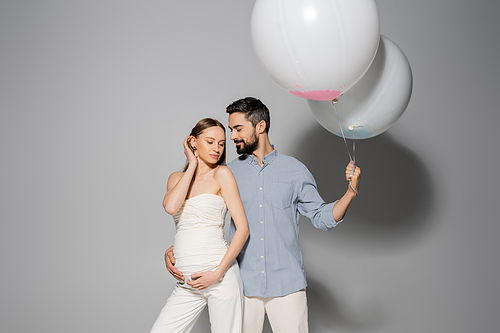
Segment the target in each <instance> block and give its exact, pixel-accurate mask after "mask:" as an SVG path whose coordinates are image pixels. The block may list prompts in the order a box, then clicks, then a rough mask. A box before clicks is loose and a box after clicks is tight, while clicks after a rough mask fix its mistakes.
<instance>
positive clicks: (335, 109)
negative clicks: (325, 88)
mask: <svg viewBox="0 0 500 333" xmlns="http://www.w3.org/2000/svg"><path fill="white" fill-rule="evenodd" d="M332 105H333V110H334V111H335V115H336V116H337V123H339V127H340V133H341V134H342V139H344V143H345V147H346V149H347V154H348V155H349V160H350V161H352V162H354V164H356V155H355V154H356V143H355V142H356V141H355V140H354V137H353V141H352V155H353V156H351V152H350V150H349V146H348V145H347V140H346V138H345V135H344V130H343V129H342V125H341V124H340V119H339V114H338V112H337V108H336V107H335V102H333V101H332ZM353 135H354V128H353ZM353 157H354V158H353Z"/></svg>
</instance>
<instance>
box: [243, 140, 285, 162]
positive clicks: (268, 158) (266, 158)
mask: <svg viewBox="0 0 500 333" xmlns="http://www.w3.org/2000/svg"><path fill="white" fill-rule="evenodd" d="M271 146H272V147H273V151H272V152H270V153H269V154H267V155H266V156H264V158H262V162H263V163H264V165H266V164H270V163H271V162H272V161H274V160H275V159H276V157H277V156H278V151H277V150H276V148H275V147H274V145H271ZM244 159H246V160H247V162H248V164H252V163H255V164H257V163H259V162H258V161H257V157H255V156H253V155H244Z"/></svg>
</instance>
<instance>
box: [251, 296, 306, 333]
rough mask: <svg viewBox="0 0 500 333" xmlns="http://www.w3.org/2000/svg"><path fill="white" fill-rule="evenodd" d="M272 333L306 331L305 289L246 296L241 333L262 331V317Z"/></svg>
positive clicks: (298, 332)
mask: <svg viewBox="0 0 500 333" xmlns="http://www.w3.org/2000/svg"><path fill="white" fill-rule="evenodd" d="M266 313H267V319H268V320H269V324H270V325H271V328H272V330H273V333H308V332H309V327H308V321H307V297H306V290H305V288H304V289H301V290H299V291H296V292H294V293H291V294H289V295H285V296H281V297H246V296H245V305H244V309H243V333H262V329H263V327H264V317H265V315H266Z"/></svg>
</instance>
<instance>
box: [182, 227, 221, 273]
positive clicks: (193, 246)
mask: <svg viewBox="0 0 500 333" xmlns="http://www.w3.org/2000/svg"><path fill="white" fill-rule="evenodd" d="M226 251H227V244H226V241H225V240H224V237H223V236H222V232H221V230H220V229H217V230H215V231H214V230H185V231H182V232H178V233H177V234H176V235H175V239H174V256H175V266H176V267H177V269H178V270H180V271H181V272H182V273H183V274H184V275H191V274H193V273H198V272H206V271H213V270H215V269H217V267H218V266H219V264H220V261H221V260H222V258H223V257H224V254H226Z"/></svg>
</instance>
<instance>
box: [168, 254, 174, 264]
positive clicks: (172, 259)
mask: <svg viewBox="0 0 500 333" xmlns="http://www.w3.org/2000/svg"><path fill="white" fill-rule="evenodd" d="M167 257H168V259H170V262H171V263H172V264H175V257H174V253H173V252H168V253H167Z"/></svg>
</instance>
